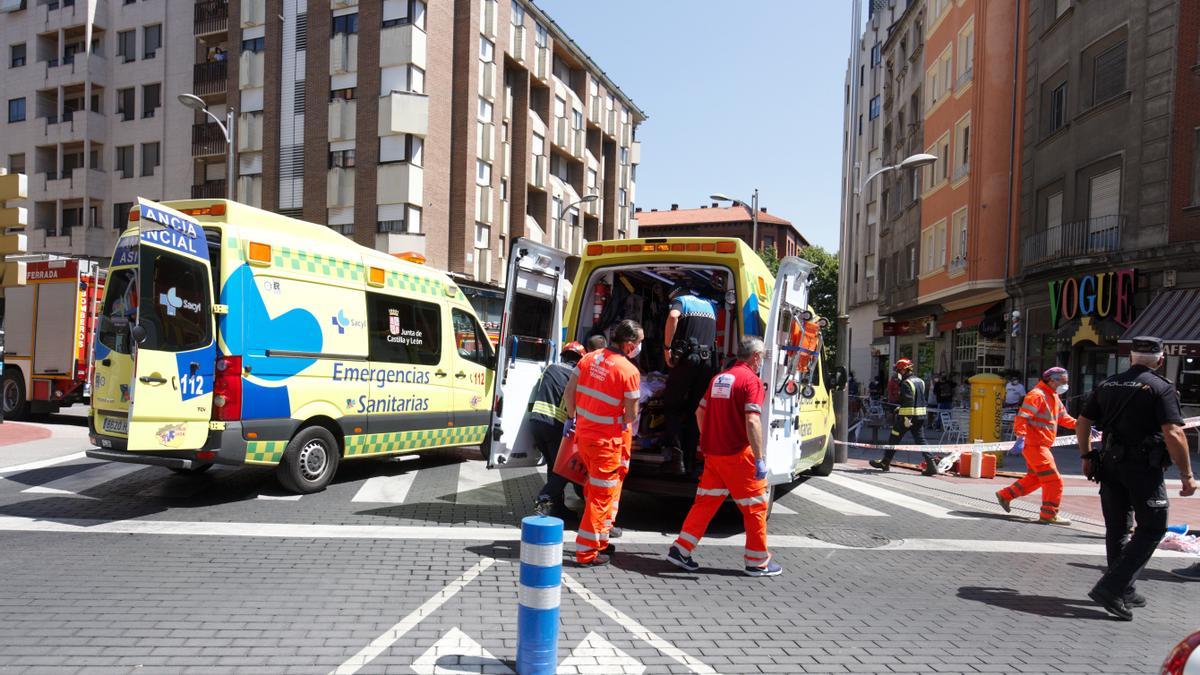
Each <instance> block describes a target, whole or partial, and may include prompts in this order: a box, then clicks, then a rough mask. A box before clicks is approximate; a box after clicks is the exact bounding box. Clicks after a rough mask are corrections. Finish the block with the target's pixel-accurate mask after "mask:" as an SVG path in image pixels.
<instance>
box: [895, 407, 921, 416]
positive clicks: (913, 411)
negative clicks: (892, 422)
mask: <svg viewBox="0 0 1200 675" xmlns="http://www.w3.org/2000/svg"><path fill="white" fill-rule="evenodd" d="M896 412H897V413H898V414H900V415H903V416H904V417H918V416H920V415H924V414H925V408H924V407H923V406H922V407H920V408H900V409H899V410H897V411H896Z"/></svg>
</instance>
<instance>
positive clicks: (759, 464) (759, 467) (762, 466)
mask: <svg viewBox="0 0 1200 675" xmlns="http://www.w3.org/2000/svg"><path fill="white" fill-rule="evenodd" d="M766 477H767V460H765V459H756V460H754V480H762V479H764V478H766Z"/></svg>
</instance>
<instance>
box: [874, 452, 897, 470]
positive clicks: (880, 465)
mask: <svg viewBox="0 0 1200 675" xmlns="http://www.w3.org/2000/svg"><path fill="white" fill-rule="evenodd" d="M895 456H896V451H895V450H884V451H883V459H873V460H871V466H873V467H875V468H876V469H879V470H880V471H891V470H892V458H893V457H895Z"/></svg>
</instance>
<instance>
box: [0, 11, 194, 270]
mask: <svg viewBox="0 0 1200 675" xmlns="http://www.w3.org/2000/svg"><path fill="white" fill-rule="evenodd" d="M191 15H192V8H191V6H190V4H189V5H185V3H176V2H167V0H121V1H120V2H118V1H116V0H9V1H7V2H3V3H0V49H2V50H3V59H4V60H3V62H0V78H2V80H3V82H4V93H3V98H4V99H5V102H6V110H5V113H6V117H5V118H4V119H3V120H0V122H3V127H2V128H0V161H3V162H4V163H5V166H6V167H7V168H8V169H9V170H10V171H16V172H22V173H26V174H28V175H29V199H28V200H27V201H26V202H25V203H23V204H21V205H22V206H25V207H26V208H27V209H28V210H29V227H28V235H29V249H30V250H31V251H39V252H52V253H59V254H66V255H81V256H91V257H96V258H106V257H107V256H109V255H111V253H112V247H113V244H114V243H115V240H116V235H117V232H118V229H117V228H121V227H124V223H125V222H126V215H127V213H128V210H129V206H130V204H131V203H132V202H134V201H135V200H136V197H137V195H142V196H145V197H150V198H154V199H158V198H172V197H178V196H186V194H187V193H186V187H185V186H187V185H189V184H190V183H191V173H190V169H191V162H190V158H189V156H188V154H187V151H186V145H184V144H182V143H175V144H174V146H173V145H172V141H170V140H168V139H183V138H186V137H187V135H188V133H189V130H190V129H189V128H190V125H191V113H190V111H188V110H187V109H185V108H183V107H182V106H180V105H178V104H175V103H174V94H175V92H174V91H172V90H171V83H173V82H180V81H183V80H184V79H186V77H187V75H188V71H189V70H190V68H191V60H192V59H191V44H192V27H191ZM181 189H182V190H184V191H183V192H182V194H181V192H180V190H181Z"/></svg>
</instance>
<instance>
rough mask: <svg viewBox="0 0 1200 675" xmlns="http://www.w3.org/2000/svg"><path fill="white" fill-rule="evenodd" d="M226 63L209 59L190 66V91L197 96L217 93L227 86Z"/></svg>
mask: <svg viewBox="0 0 1200 675" xmlns="http://www.w3.org/2000/svg"><path fill="white" fill-rule="evenodd" d="M228 65H229V64H228V63H227V62H225V61H209V62H207V63H197V64H196V65H194V66H192V91H193V92H194V93H195V94H197V95H198V96H205V95H207V94H217V93H220V92H223V91H225V90H226V89H227V88H228V81H227V74H228V72H229V67H228Z"/></svg>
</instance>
